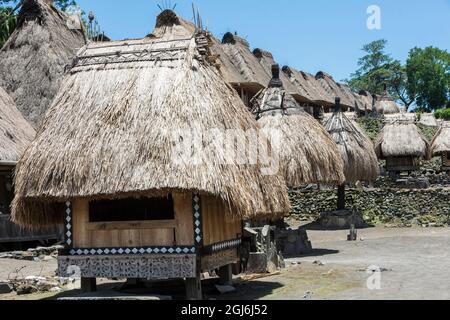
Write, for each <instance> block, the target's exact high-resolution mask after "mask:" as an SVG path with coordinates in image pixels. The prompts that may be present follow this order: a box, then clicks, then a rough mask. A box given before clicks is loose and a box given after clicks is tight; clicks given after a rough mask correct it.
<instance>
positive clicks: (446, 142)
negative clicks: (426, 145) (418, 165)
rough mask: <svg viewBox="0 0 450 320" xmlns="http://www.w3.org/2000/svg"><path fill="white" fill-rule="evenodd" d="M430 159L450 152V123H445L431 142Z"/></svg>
mask: <svg viewBox="0 0 450 320" xmlns="http://www.w3.org/2000/svg"><path fill="white" fill-rule="evenodd" d="M429 151H430V152H429V155H430V156H429V158H432V157H434V156H438V155H440V154H442V153H444V152H450V122H444V123H443V124H442V125H441V127H440V128H439V130H438V132H437V133H436V135H435V137H434V139H433V141H432V142H431V146H430V150H429Z"/></svg>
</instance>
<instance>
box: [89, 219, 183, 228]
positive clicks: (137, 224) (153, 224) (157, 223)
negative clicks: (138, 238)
mask: <svg viewBox="0 0 450 320" xmlns="http://www.w3.org/2000/svg"><path fill="white" fill-rule="evenodd" d="M176 227H177V222H176V220H154V221H123V222H122V221H121V222H90V223H88V224H87V229H88V230H89V231H99V230H133V229H175V228H176Z"/></svg>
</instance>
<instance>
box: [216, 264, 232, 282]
mask: <svg viewBox="0 0 450 320" xmlns="http://www.w3.org/2000/svg"><path fill="white" fill-rule="evenodd" d="M219 283H220V284H221V285H223V286H231V285H232V284H233V266H232V265H231V264H228V265H226V266H223V267H220V268H219Z"/></svg>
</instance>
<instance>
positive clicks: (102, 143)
mask: <svg viewBox="0 0 450 320" xmlns="http://www.w3.org/2000/svg"><path fill="white" fill-rule="evenodd" d="M166 15H169V12H163V13H162V14H161V15H160V16H159V17H158V22H160V20H161V19H163V18H164V19H165V18H167V16H166ZM170 23H173V24H174V26H173V27H171V28H166V29H165V31H164V32H161V33H159V31H161V30H162V29H161V28H162V27H161V25H160V24H159V23H157V26H158V28H159V29H158V28H157V30H156V31H155V32H154V34H157V35H158V37H147V38H144V39H139V40H126V41H113V42H110V43H104V44H101V43H96V44H89V45H88V46H87V47H85V48H83V50H82V51H81V52H80V54H79V56H78V58H77V61H76V64H75V65H74V66H73V68H72V69H71V70H70V72H69V74H68V76H67V77H66V78H65V79H64V82H63V83H64V84H63V86H62V88H61V90H60V92H59V93H58V95H57V96H56V98H55V100H54V102H53V104H52V106H51V107H50V109H49V111H48V112H47V114H46V117H45V120H44V124H43V128H42V129H41V131H40V132H39V134H38V137H37V139H36V140H35V141H34V143H32V145H31V146H30V147H29V148H28V149H27V151H26V152H25V154H24V156H23V158H22V159H21V161H20V162H19V165H18V169H17V173H16V179H15V183H16V197H15V199H14V202H13V219H14V221H16V222H17V223H19V224H21V225H24V226H27V227H33V226H51V225H53V224H55V223H57V222H59V221H61V220H60V219H61V216H62V211H58V208H57V207H56V206H55V205H54V204H53V203H55V202H60V201H66V200H67V199H69V200H70V199H73V198H86V199H98V198H118V197H129V196H162V195H167V193H169V192H174V191H188V192H191V191H198V192H201V193H205V194H211V195H215V196H217V197H220V198H221V199H223V200H224V201H226V202H228V203H229V204H230V206H232V207H233V208H234V209H235V210H236V214H238V215H239V216H241V217H248V218H253V217H254V218H258V217H259V215H258V214H259V213H267V216H268V217H271V218H272V217H275V216H277V215H283V214H284V213H286V212H287V211H288V210H289V199H288V196H287V188H286V185H285V183H284V181H283V179H282V177H280V176H277V175H271V176H263V175H262V173H261V172H262V170H261V167H262V165H261V164H245V165H242V164H241V165H238V164H236V163H230V164H229V162H225V161H224V160H226V159H227V156H228V154H227V153H226V152H225V150H222V149H223V148H217V147H218V145H217V143H218V140H217V139H218V138H217V136H215V135H214V136H211V137H210V136H205V137H204V139H206V141H204V143H203V144H202V143H201V141H200V145H199V146H202V147H203V148H205V150H204V152H203V151H201V152H200V151H198V152H196V154H195V155H196V156H200V157H201V159H199V160H204V161H200V162H199V163H195V162H194V163H191V162H181V163H180V162H178V161H177V160H184V159H183V158H180V150H179V148H178V147H177V146H176V142H181V141H184V142H185V143H189V142H190V140H187V138H189V137H186V133H189V132H191V131H189V132H186V130H188V129H189V130H195V131H194V132H193V133H194V134H205V135H207V134H209V133H211V132H216V131H217V130H221V131H220V132H222V131H224V130H235V129H236V130H237V129H241V130H258V129H259V127H258V125H257V122H256V121H255V120H254V119H253V117H252V115H251V114H250V113H249V112H248V111H247V110H246V107H245V105H244V104H243V102H242V101H241V99H240V98H239V96H238V95H237V94H236V92H235V90H234V89H232V88H231V87H230V86H229V85H228V84H227V83H226V82H225V81H224V80H223V79H222V77H221V76H220V75H219V73H218V72H217V70H216V69H215V68H214V67H212V66H211V64H210V63H209V58H208V55H209V54H210V52H209V45H208V43H209V41H208V39H207V34H205V33H203V32H201V33H198V34H196V36H195V37H188V38H185V37H184V34H183V32H180V30H179V27H180V25H179V24H177V22H176V21H173V20H170V19H169V20H168V21H166V22H165V26H169V25H170ZM208 139H212V140H208ZM196 141H197V140H196ZM189 146H190V144H189ZM199 146H197V145H196V147H195V148H197V147H199ZM219 147H222V146H221V145H219ZM199 152H200V153H201V154H199ZM193 160H195V159H193Z"/></svg>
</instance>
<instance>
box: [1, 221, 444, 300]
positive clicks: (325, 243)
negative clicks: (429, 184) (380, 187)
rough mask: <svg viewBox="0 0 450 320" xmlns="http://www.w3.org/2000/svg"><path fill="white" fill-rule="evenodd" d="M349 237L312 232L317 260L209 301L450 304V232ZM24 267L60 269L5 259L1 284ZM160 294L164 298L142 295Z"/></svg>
mask: <svg viewBox="0 0 450 320" xmlns="http://www.w3.org/2000/svg"><path fill="white" fill-rule="evenodd" d="M347 233H348V231H316V230H309V231H308V235H309V238H310V240H311V241H312V244H313V248H315V249H314V252H313V253H312V254H311V255H309V256H306V257H298V258H290V259H287V265H288V268H287V269H284V270H282V271H281V273H280V274H279V275H274V276H271V277H264V278H260V279H257V280H252V281H246V282H244V281H239V280H237V281H236V284H235V286H236V289H237V290H236V292H234V293H231V294H227V295H218V294H215V293H214V290H212V291H211V290H205V291H206V292H207V293H206V295H207V298H213V299H240V300H246V299H295V300H304V299H313V300H316V299H326V300H329V299H450V273H449V272H448V268H449V266H450V256H449V254H448V251H449V249H450V229H447V228H439V229H437V228H436V229H422V228H408V229H387V228H382V227H377V228H371V229H365V230H359V234H358V241H356V242H348V241H346V239H347ZM318 261H320V262H318ZM314 262H316V263H314ZM321 264H323V265H321ZM372 265H375V266H378V267H380V268H381V269H383V272H382V273H381V289H380V290H369V289H368V288H367V285H366V281H367V279H368V277H369V276H370V275H369V274H367V273H366V269H367V267H369V266H372ZM21 266H25V268H24V269H22V270H21V272H22V274H23V276H27V275H39V274H42V275H44V274H46V273H47V274H51V273H52V272H53V271H54V270H55V269H56V262H55V261H50V262H27V261H16V260H7V259H0V280H1V279H6V278H7V277H8V275H9V274H10V272H11V271H13V270H14V269H17V268H20V267H21ZM102 283H105V281H103V282H102ZM112 285H114V284H112ZM116 285H117V284H116ZM103 286H106V287H104V288H110V287H111V285H110V286H107V285H103ZM102 289H103V288H102ZM156 293H159V294H161V292H144V293H143V292H140V293H139V294H140V295H141V296H142V294H145V295H151V294H156ZM77 294H79V291H78V290H74V291H67V292H65V293H64V294H63V295H64V296H74V295H77ZM104 294H107V293H106V292H105V293H104ZM166 294H167V293H166ZM54 295H55V294H54V293H45V294H34V295H27V296H16V295H15V294H7V295H0V300H1V299H45V298H49V297H50V298H52V296H54Z"/></svg>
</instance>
